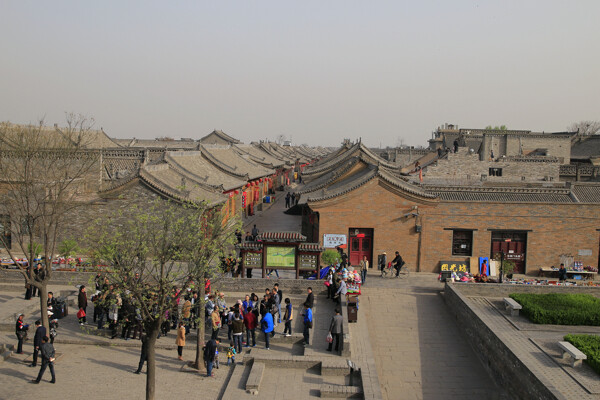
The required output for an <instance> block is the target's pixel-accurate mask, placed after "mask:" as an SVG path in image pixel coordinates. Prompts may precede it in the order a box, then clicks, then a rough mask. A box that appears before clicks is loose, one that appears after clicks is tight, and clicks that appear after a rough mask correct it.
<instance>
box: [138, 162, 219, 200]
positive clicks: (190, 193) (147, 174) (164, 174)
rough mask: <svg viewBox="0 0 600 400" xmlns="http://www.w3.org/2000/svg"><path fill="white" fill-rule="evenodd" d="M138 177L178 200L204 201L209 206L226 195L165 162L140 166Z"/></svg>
mask: <svg viewBox="0 0 600 400" xmlns="http://www.w3.org/2000/svg"><path fill="white" fill-rule="evenodd" d="M140 177H141V178H142V179H143V180H144V181H145V183H147V184H148V185H150V186H151V187H153V188H155V189H157V190H158V191H160V192H162V193H165V194H167V195H169V196H171V197H173V198H176V199H178V200H183V201H192V202H206V203H207V204H208V205H210V206H213V205H217V204H220V203H223V202H225V201H226V200H227V196H226V195H223V194H222V193H220V192H218V191H216V190H211V189H207V188H205V187H203V186H201V185H199V184H197V183H195V182H193V181H191V180H189V179H187V178H186V177H185V176H183V175H181V174H179V173H178V172H177V171H175V170H174V169H173V168H171V167H170V166H169V165H168V164H166V163H165V164H159V165H152V166H146V167H144V168H142V169H141V170H140Z"/></svg>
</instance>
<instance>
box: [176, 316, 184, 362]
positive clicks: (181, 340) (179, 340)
mask: <svg viewBox="0 0 600 400" xmlns="http://www.w3.org/2000/svg"><path fill="white" fill-rule="evenodd" d="M175 344H177V355H178V356H179V357H178V358H179V360H182V361H183V346H185V324H184V323H183V321H179V327H178V328H177V339H176V340H175Z"/></svg>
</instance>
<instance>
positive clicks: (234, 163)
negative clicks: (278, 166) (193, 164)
mask: <svg viewBox="0 0 600 400" xmlns="http://www.w3.org/2000/svg"><path fill="white" fill-rule="evenodd" d="M201 151H202V154H203V155H206V156H207V159H208V160H209V161H211V162H212V163H213V164H217V165H216V166H217V167H218V168H221V169H225V170H226V172H230V173H233V174H247V175H248V179H249V180H252V179H257V178H262V177H264V176H268V175H272V174H273V173H275V171H274V170H273V169H269V168H265V167H263V166H262V165H258V164H257V163H255V162H253V161H250V160H247V159H245V158H244V157H242V156H241V155H240V154H239V153H238V152H236V151H234V150H233V149H232V148H231V146H219V145H202V146H201Z"/></svg>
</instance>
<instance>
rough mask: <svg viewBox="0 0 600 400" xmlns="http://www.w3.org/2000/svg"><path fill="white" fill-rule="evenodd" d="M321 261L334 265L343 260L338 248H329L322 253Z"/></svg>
mask: <svg viewBox="0 0 600 400" xmlns="http://www.w3.org/2000/svg"><path fill="white" fill-rule="evenodd" d="M321 261H322V262H323V264H324V265H333V264H337V263H338V262H340V261H342V257H341V256H340V253H339V252H338V251H337V250H333V249H327V250H325V251H324V252H323V254H321Z"/></svg>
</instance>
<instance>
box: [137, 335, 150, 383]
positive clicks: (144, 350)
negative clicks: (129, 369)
mask: <svg viewBox="0 0 600 400" xmlns="http://www.w3.org/2000/svg"><path fill="white" fill-rule="evenodd" d="M141 336H142V337H141V339H142V351H141V353H140V362H139V364H138V369H137V370H136V371H135V373H136V374H138V375H139V374H140V372H142V368H143V367H144V363H145V362H146V361H148V335H147V334H146V332H142V335H141Z"/></svg>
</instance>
